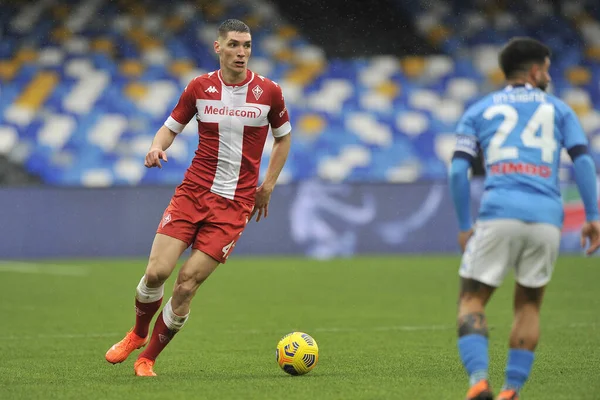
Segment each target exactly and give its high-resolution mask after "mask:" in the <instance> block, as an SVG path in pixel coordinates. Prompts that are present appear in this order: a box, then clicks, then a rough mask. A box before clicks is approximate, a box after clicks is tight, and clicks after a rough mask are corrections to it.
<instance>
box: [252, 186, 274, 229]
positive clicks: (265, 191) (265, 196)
mask: <svg viewBox="0 0 600 400" xmlns="http://www.w3.org/2000/svg"><path fill="white" fill-rule="evenodd" d="M271 193H273V188H267V187H265V185H260V186H259V187H258V189H256V201H255V203H254V209H253V210H252V214H250V219H252V218H253V217H254V214H256V222H258V221H260V219H261V218H262V217H264V218H267V216H268V215H269V201H271Z"/></svg>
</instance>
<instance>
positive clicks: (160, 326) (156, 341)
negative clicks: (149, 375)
mask: <svg viewBox="0 0 600 400" xmlns="http://www.w3.org/2000/svg"><path fill="white" fill-rule="evenodd" d="M176 333H177V331H173V330H171V329H169V328H167V325H165V321H163V313H162V311H161V313H160V314H158V318H156V323H155V324H154V330H153V331H152V337H151V338H150V343H149V344H148V346H147V347H146V349H145V350H144V351H142V352H141V353H140V355H139V357H138V359H140V358H148V359H150V360H156V357H158V355H159V354H160V352H161V351H163V349H164V348H165V347H166V346H167V344H169V342H170V341H171V339H173V336H175V334H176Z"/></svg>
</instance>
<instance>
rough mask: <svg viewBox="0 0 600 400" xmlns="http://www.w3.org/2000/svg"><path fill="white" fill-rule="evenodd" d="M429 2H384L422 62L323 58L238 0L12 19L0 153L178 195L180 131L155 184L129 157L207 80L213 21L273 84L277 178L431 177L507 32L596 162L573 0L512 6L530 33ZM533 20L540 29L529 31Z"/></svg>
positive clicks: (598, 52)
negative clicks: (243, 26)
mask: <svg viewBox="0 0 600 400" xmlns="http://www.w3.org/2000/svg"><path fill="white" fill-rule="evenodd" d="M434 3H435V6H434V5H433V3H432V5H430V6H429V7H428V6H424V5H423V4H421V3H420V2H404V1H401V0H396V1H395V4H396V5H397V7H399V9H402V10H403V12H405V13H407V14H408V15H411V17H412V20H414V21H415V25H416V26H415V28H416V30H417V31H418V32H419V33H420V35H421V36H422V37H423V38H426V39H427V40H428V41H429V42H430V43H432V44H434V45H435V46H436V47H437V48H438V49H439V52H438V54H431V55H398V56H395V55H394V56H392V55H385V56H376V57H369V58H356V59H352V60H341V59H328V58H327V56H326V54H325V52H324V51H323V49H321V48H319V47H317V46H315V45H314V44H311V43H309V42H308V41H307V40H306V39H305V38H304V37H303V32H302V31H301V30H300V26H295V25H293V21H290V22H291V23H288V22H284V23H281V22H280V21H281V18H280V17H279V16H278V14H277V9H276V8H274V7H272V6H271V5H270V4H268V3H263V2H261V0H256V1H254V2H253V4H255V5H260V7H258V6H257V7H246V6H239V7H238V6H236V5H235V4H234V2H229V1H214V2H198V6H197V7H196V6H194V5H191V4H187V3H181V4H176V5H169V6H165V5H164V4H162V2H158V1H156V2H151V4H152V6H153V7H156V10H157V12H149V10H148V7H146V8H144V7H142V3H140V2H136V1H129V2H127V6H124V5H123V4H120V3H119V4H114V5H111V6H105V5H103V4H102V3H101V2H95V1H82V2H72V1H68V2H60V3H53V2H44V1H37V2H36V1H34V2H28V3H27V4H26V5H22V6H16V7H12V8H10V9H9V11H8V12H9V13H11V15H10V16H9V18H8V19H7V20H9V21H10V23H9V24H7V36H6V37H3V38H2V41H1V42H0V82H2V83H3V85H2V88H1V90H2V92H1V96H0V153H7V152H9V151H11V150H12V149H18V151H19V154H20V157H21V158H20V159H21V160H22V162H23V164H24V165H25V166H26V167H27V168H29V169H30V170H31V171H32V172H34V173H40V174H42V173H43V179H44V180H46V181H47V182H49V183H52V184H58V185H84V186H108V185H137V184H176V183H178V181H179V179H181V176H182V175H183V173H184V171H185V168H186V167H187V165H188V164H189V161H190V159H191V158H192V157H193V154H194V150H195V147H196V145H197V141H198V137H197V132H196V128H195V126H194V124H190V125H189V126H188V127H186V129H185V130H184V131H183V132H182V134H181V135H180V136H179V137H178V140H176V141H175V143H174V144H173V147H172V148H171V149H170V150H169V152H170V161H169V168H166V169H164V170H163V171H161V173H156V172H155V171H147V170H145V169H144V168H143V158H144V155H145V153H146V151H147V149H148V147H149V143H150V141H151V140H152V135H153V134H154V132H155V131H156V129H157V128H158V127H159V126H160V125H161V124H162V122H164V120H165V118H166V117H167V116H168V114H169V112H170V110H171V108H172V107H173V105H174V104H175V102H176V101H177V99H178V96H179V94H180V92H181V90H182V89H183V88H184V87H185V86H186V85H187V84H188V83H189V81H190V80H191V79H192V78H193V77H195V76H197V75H199V74H202V73H205V72H207V71H211V70H214V69H216V68H218V63H217V60H216V57H215V55H214V51H213V49H212V43H213V41H214V36H215V30H216V27H217V25H216V24H217V23H218V22H219V21H220V20H222V19H223V18H226V17H238V18H242V19H244V20H245V21H246V22H247V23H248V24H249V25H250V26H251V28H252V29H253V32H252V33H253V39H254V40H253V42H254V45H253V58H252V59H251V62H250V67H251V68H252V69H253V70H254V71H256V72H257V73H259V74H263V75H265V76H268V77H269V78H271V79H272V80H274V81H276V82H277V83H278V84H279V85H281V87H282V90H283V93H284V95H285V98H286V104H287V106H288V110H289V112H290V118H291V122H292V125H293V127H294V131H295V133H297V136H295V141H294V146H292V150H291V155H290V158H289V160H290V161H289V162H288V165H286V168H285V170H284V174H283V176H282V178H281V179H282V180H291V181H294V180H302V179H307V178H309V177H311V176H319V177H321V178H323V179H330V180H334V181H390V182H413V181H416V180H420V179H423V180H428V179H446V175H447V163H448V160H449V157H450V154H451V151H452V147H453V135H452V130H453V129H454V127H455V125H456V123H457V122H458V119H459V118H460V116H461V115H462V113H463V112H464V111H465V110H466V109H467V108H468V107H469V106H470V105H471V104H472V103H473V101H475V100H476V99H477V98H478V97H479V96H481V95H483V94H485V93H486V92H489V91H490V90H493V89H497V88H498V87H500V85H501V84H502V82H503V79H504V77H503V75H502V73H501V71H500V70H499V69H498V63H497V53H498V50H499V48H500V46H501V45H502V44H503V43H504V42H505V41H506V40H508V39H509V38H510V37H512V36H514V35H523V34H532V35H536V36H537V37H538V38H540V39H542V40H544V41H546V42H547V43H548V44H549V45H550V46H552V48H553V50H554V51H555V53H557V54H559V55H560V56H559V57H555V59H553V65H552V74H553V79H554V80H553V84H552V88H551V90H553V92H554V93H555V94H556V95H558V96H559V97H561V98H562V99H563V100H564V101H565V102H567V103H568V104H569V105H570V106H571V107H572V108H573V109H574V110H575V112H576V113H577V114H578V116H579V117H580V118H581V122H582V126H583V127H584V129H585V130H586V133H588V135H590V141H591V149H592V151H593V152H594V154H593V155H594V159H595V160H596V161H597V162H598V161H599V160H600V139H599V138H600V113H599V112H598V111H596V110H597V109H598V108H599V107H600V87H599V86H598V85H597V84H596V83H597V82H598V80H599V79H600V42H599V40H600V39H598V38H600V35H599V34H598V33H599V32H600V22H598V17H599V16H598V15H597V14H594V13H592V12H590V11H589V10H588V8H589V7H588V8H586V7H585V4H584V3H581V4H580V3H579V2H571V3H565V4H564V6H563V9H562V15H561V16H551V15H550V13H551V11H552V10H551V9H550V8H548V6H546V5H544V4H542V3H540V2H527V3H526V6H527V7H529V8H528V10H529V11H530V12H529V13H528V16H531V20H529V19H528V18H526V16H525V15H523V13H522V12H515V11H514V10H513V9H512V8H511V7H510V6H499V5H497V4H496V3H494V4H496V5H488V6H486V9H485V12H484V13H482V12H478V11H477V10H476V9H475V8H474V7H475V6H474V5H473V2H457V1H453V2H451V3H450V2H449V1H442V0H440V1H436V2H434ZM498 4H499V3H498ZM98 7H103V8H102V9H101V11H102V13H103V18H102V20H101V21H100V20H98V19H97V18H95V16H96V15H98V12H99V11H100V10H99V9H98ZM159 14H160V16H158V15H159ZM44 15H52V16H53V18H51V19H47V18H44ZM548 18H551V19H548ZM546 20H547V21H552V23H547V24H541V25H542V26H544V29H537V30H535V31H532V30H531V29H530V28H531V27H533V26H534V24H535V23H537V25H535V26H540V24H539V21H546ZM450 27H451V28H450ZM271 144H272V139H270V140H268V141H267V144H266V147H267V148H269V146H271ZM268 156H269V155H268V151H267V152H266V156H265V160H263V164H262V165H263V168H262V173H264V170H265V166H266V163H267V162H268ZM563 162H564V163H565V164H566V163H568V160H566V159H564V160H563Z"/></svg>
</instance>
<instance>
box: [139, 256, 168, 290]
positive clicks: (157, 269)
mask: <svg viewBox="0 0 600 400" xmlns="http://www.w3.org/2000/svg"><path fill="white" fill-rule="evenodd" d="M170 271H171V268H170V266H169V265H168V264H167V263H166V262H165V261H163V260H161V259H160V258H158V257H156V258H154V257H152V258H150V260H149V262H148V267H147V268H146V273H145V275H146V283H147V285H148V286H150V287H156V286H160V285H162V284H164V283H165V281H166V280H167V279H169V275H170Z"/></svg>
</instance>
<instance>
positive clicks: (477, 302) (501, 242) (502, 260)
mask: <svg viewBox="0 0 600 400" xmlns="http://www.w3.org/2000/svg"><path fill="white" fill-rule="evenodd" d="M550 55H551V53H550V50H549V49H548V47H546V46H545V45H543V44H542V43H540V42H538V41H536V40H534V39H531V38H526V37H519V38H514V39H512V40H511V41H509V42H508V43H507V44H506V45H505V47H504V48H503V49H502V51H501V53H500V56H499V62H500V67H501V69H502V71H503V72H504V75H505V77H506V80H507V86H506V87H505V88H504V89H502V90H499V91H496V92H493V93H491V94H489V95H487V96H486V97H485V98H483V99H481V100H480V101H478V102H477V103H475V104H474V105H473V106H471V107H470V108H469V109H468V110H467V111H466V112H465V114H464V115H463V116H462V118H461V120H460V121H459V123H458V127H457V131H456V133H457V143H456V149H455V152H454V156H453V159H452V165H451V169H450V177H449V179H450V190H451V194H452V198H453V202H454V206H455V210H456V213H457V217H458V222H459V228H460V233H459V236H458V241H459V244H460V246H461V248H462V250H463V252H464V254H463V258H462V263H461V266H460V271H459V275H460V277H461V287H460V295H459V304H458V321H457V325H458V337H459V338H458V350H459V354H460V358H461V360H462V363H463V365H464V367H465V369H466V371H467V373H468V375H469V384H470V389H469V391H468V393H467V396H466V398H467V399H469V400H488V399H493V394H492V389H491V387H490V384H489V381H488V365H489V358H488V328H487V322H486V317H485V312H484V310H485V306H486V304H487V302H488V301H489V299H490V297H491V296H492V293H493V292H494V290H495V289H496V288H497V287H499V286H500V285H501V284H502V281H503V279H504V277H505V275H506V273H507V272H508V271H509V269H514V273H515V280H516V285H515V292H514V319H513V325H512V330H511V333H510V339H509V347H510V349H509V352H508V361H507V365H506V370H505V382H504V385H503V387H502V389H501V392H500V394H499V396H498V397H497V399H502V400H508V399H512V400H515V399H518V397H519V391H520V390H521V388H522V387H523V385H524V384H525V382H526V381H527V379H528V377H529V374H530V372H531V369H532V365H533V360H534V350H535V348H536V345H537V343H538V339H539V335H540V315H539V314H540V307H541V303H542V298H543V295H544V289H545V287H546V285H547V284H548V282H549V281H550V278H551V275H552V271H553V268H554V264H555V262H556V259H557V257H558V252H559V245H560V235H561V227H562V223H563V204H562V199H561V195H560V190H559V177H558V169H559V162H560V153H561V150H562V148H565V149H566V150H567V152H568V154H569V156H570V157H571V159H572V160H573V168H574V173H575V181H576V183H577V187H578V189H579V192H580V194H581V198H582V200H583V203H584V207H585V214H586V222H585V224H584V226H583V228H582V231H581V245H582V247H584V248H586V247H587V249H586V253H587V254H588V255H589V254H591V253H593V252H595V251H596V250H597V249H598V248H599V247H600V222H599V221H598V219H599V216H598V193H597V187H596V169H595V166H594V162H593V160H592V158H591V157H590V155H589V154H588V141H587V138H586V136H585V134H584V132H583V130H582V128H581V125H580V124H579V122H578V120H577V117H576V115H575V113H574V112H573V110H572V109H571V108H570V107H569V106H567V105H566V104H565V103H563V102H562V101H561V100H559V99H558V98H556V97H554V96H552V95H550V94H547V93H545V89H546V87H547V86H548V84H549V83H550V75H549V72H548V69H549V67H550ZM480 150H481V151H482V153H483V157H484V160H485V168H486V175H487V176H486V180H485V184H484V185H485V192H484V194H483V198H482V201H481V206H480V209H479V214H478V217H477V222H476V225H475V227H474V228H473V226H472V223H471V213H470V187H469V178H468V171H469V168H470V167H471V163H472V161H473V160H474V159H475V157H476V156H477V154H478V152H479V151H480Z"/></svg>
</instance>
